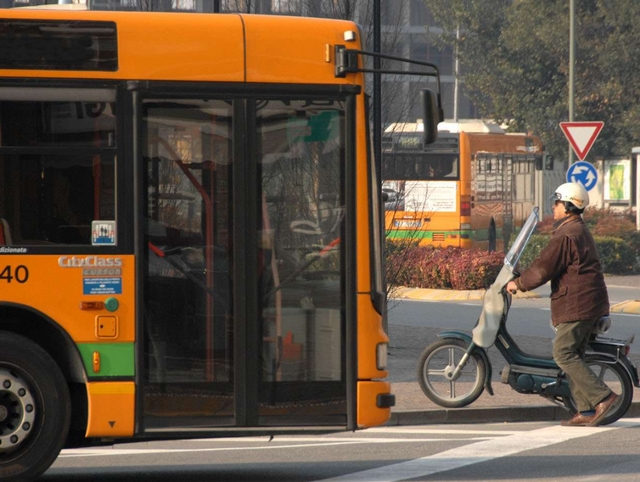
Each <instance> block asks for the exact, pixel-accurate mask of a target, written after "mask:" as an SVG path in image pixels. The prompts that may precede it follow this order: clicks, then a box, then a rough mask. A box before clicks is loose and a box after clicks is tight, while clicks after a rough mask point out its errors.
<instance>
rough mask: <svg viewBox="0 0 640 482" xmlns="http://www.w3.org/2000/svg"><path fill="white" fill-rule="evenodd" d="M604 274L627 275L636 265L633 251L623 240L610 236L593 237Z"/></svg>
mask: <svg viewBox="0 0 640 482" xmlns="http://www.w3.org/2000/svg"><path fill="white" fill-rule="evenodd" d="M593 239H594V240H595V241H596V246H597V247H598V254H599V255H600V262H601V263H602V270H603V271H604V272H605V273H628V272H630V271H633V269H634V266H635V265H636V256H635V254H634V252H633V249H632V248H631V246H630V245H629V243H627V242H626V241H625V240H624V239H621V238H614V237H612V236H594V237H593Z"/></svg>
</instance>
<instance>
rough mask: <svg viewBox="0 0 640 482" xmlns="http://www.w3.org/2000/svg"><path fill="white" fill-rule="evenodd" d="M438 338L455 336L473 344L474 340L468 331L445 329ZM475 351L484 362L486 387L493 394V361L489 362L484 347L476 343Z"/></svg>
mask: <svg viewBox="0 0 640 482" xmlns="http://www.w3.org/2000/svg"><path fill="white" fill-rule="evenodd" d="M438 338H455V339H458V340H462V341H464V342H466V343H467V344H469V345H471V344H472V343H473V340H472V339H471V337H470V336H469V335H467V334H466V333H462V332H459V331H443V332H440V333H438ZM473 351H474V352H476V353H478V354H479V355H480V357H481V358H482V361H483V362H484V366H485V367H486V370H485V379H484V389H485V390H486V391H487V393H489V395H491V396H493V387H492V386H491V363H490V362H489V356H488V355H487V352H486V351H485V349H484V348H482V347H480V346H477V345H475V347H474V349H473Z"/></svg>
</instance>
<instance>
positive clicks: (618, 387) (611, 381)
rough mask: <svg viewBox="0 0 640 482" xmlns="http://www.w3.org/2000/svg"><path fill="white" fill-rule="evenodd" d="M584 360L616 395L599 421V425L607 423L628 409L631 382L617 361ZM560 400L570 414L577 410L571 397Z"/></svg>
mask: <svg viewBox="0 0 640 482" xmlns="http://www.w3.org/2000/svg"><path fill="white" fill-rule="evenodd" d="M586 362H587V364H588V365H589V368H590V369H591V371H592V372H593V373H595V374H596V376H597V377H598V378H599V379H600V380H602V381H603V382H604V383H605V384H606V385H607V386H608V387H609V388H610V389H611V390H612V391H613V392H614V393H616V394H617V395H618V400H616V403H614V405H613V408H611V409H610V411H609V412H608V413H607V415H606V416H605V417H604V418H603V419H602V421H601V422H600V425H608V424H610V423H613V422H615V421H616V420H618V419H619V418H621V417H623V416H624V414H625V413H627V410H629V406H631V401H632V399H633V382H632V381H631V377H629V374H628V373H627V371H626V370H625V369H624V368H623V367H622V366H620V364H618V363H615V364H611V363H605V362H603V361H600V360H594V359H591V360H589V359H587V360H586ZM562 401H563V403H564V405H565V407H567V408H568V409H569V412H571V414H572V415H573V414H575V413H576V412H577V411H578V408H577V407H576V404H575V402H574V401H573V398H572V397H564V398H563V399H562Z"/></svg>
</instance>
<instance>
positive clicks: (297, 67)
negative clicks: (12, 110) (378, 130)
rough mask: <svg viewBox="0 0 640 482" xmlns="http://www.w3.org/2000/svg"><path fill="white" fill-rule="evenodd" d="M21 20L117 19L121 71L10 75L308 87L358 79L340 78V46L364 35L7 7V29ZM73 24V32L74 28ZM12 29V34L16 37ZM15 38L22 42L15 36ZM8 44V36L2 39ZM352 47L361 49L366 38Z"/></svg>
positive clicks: (329, 22)
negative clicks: (337, 67)
mask: <svg viewBox="0 0 640 482" xmlns="http://www.w3.org/2000/svg"><path fill="white" fill-rule="evenodd" d="M15 20H27V21H34V22H37V21H41V22H44V21H61V26H60V29H63V28H65V26H64V22H65V21H92V22H113V23H114V24H115V27H116V30H117V43H118V53H117V69H116V70H115V71H95V70H93V71H78V70H73V71H69V70H61V69H52V70H46V71H43V70H34V69H28V70H27V69H22V70H14V69H7V68H3V69H0V76H3V77H57V78H93V79H135V80H175V81H196V82H197V81H214V82H261V83H302V84H305V83H306V84H321V83H322V84H324V83H328V84H344V83H353V82H354V77H353V75H354V74H349V75H348V76H347V78H346V79H344V78H337V77H336V76H335V62H334V52H333V48H334V46H335V45H344V44H346V42H345V32H347V31H349V32H355V33H356V38H357V37H358V34H359V30H358V28H357V27H356V25H355V24H354V23H353V22H350V21H345V20H334V19H320V18H300V17H285V16H275V15H247V14H198V13H160V12H104V11H86V10H47V9H45V10H41V9H7V10H3V12H2V19H1V20H0V24H3V25H5V26H7V25H9V24H11V22H12V21H15ZM14 23H15V22H14ZM25 23H26V22H23V25H24V24H25ZM35 25H36V27H37V24H35ZM75 25H78V24H75ZM68 26H70V27H69V28H72V26H73V24H71V23H69V24H68ZM45 28H46V27H45ZM10 32H11V31H9V33H7V34H6V35H8V36H9V35H12V34H11V33H10ZM9 40H13V41H14V42H15V36H14V38H13V39H9ZM1 42H4V39H2V38H0V43H1ZM349 48H355V49H358V48H360V42H359V39H358V40H357V41H356V42H353V43H351V44H350V45H349ZM3 66H4V65H3ZM356 75H361V74H356Z"/></svg>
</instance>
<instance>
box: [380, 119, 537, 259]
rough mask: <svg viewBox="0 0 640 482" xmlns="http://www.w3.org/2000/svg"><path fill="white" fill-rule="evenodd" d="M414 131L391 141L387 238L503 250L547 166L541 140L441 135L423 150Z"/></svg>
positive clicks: (386, 163) (407, 129) (386, 155)
mask: <svg viewBox="0 0 640 482" xmlns="http://www.w3.org/2000/svg"><path fill="white" fill-rule="evenodd" d="M415 125H416V124H409V125H407V126H403V127H402V128H396V129H395V130H394V131H393V132H392V133H391V134H390V135H387V136H386V142H385V148H384V150H383V165H382V178H383V191H385V192H386V199H387V200H386V202H385V213H386V214H385V219H386V221H385V224H386V226H385V227H386V232H387V237H388V238H391V239H413V240H417V241H418V242H419V243H420V244H421V245H434V246H442V247H445V246H455V247H462V248H478V249H485V250H489V251H494V250H500V251H502V250H505V249H506V247H507V246H508V243H509V238H510V237H511V234H512V233H513V232H514V229H516V228H517V227H518V226H521V225H522V223H523V222H524V221H525V220H526V218H527V216H528V214H529V213H530V212H531V209H532V208H533V205H534V197H535V189H534V187H535V175H534V174H535V171H536V169H540V166H541V164H542V161H543V145H542V141H541V140H540V138H538V137H535V136H530V135H525V134H492V133H470V132H460V133H459V134H458V133H447V132H440V133H439V134H438V140H437V141H436V142H435V143H433V144H430V145H427V146H424V145H423V143H422V142H421V140H420V133H419V132H418V129H416V128H415Z"/></svg>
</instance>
